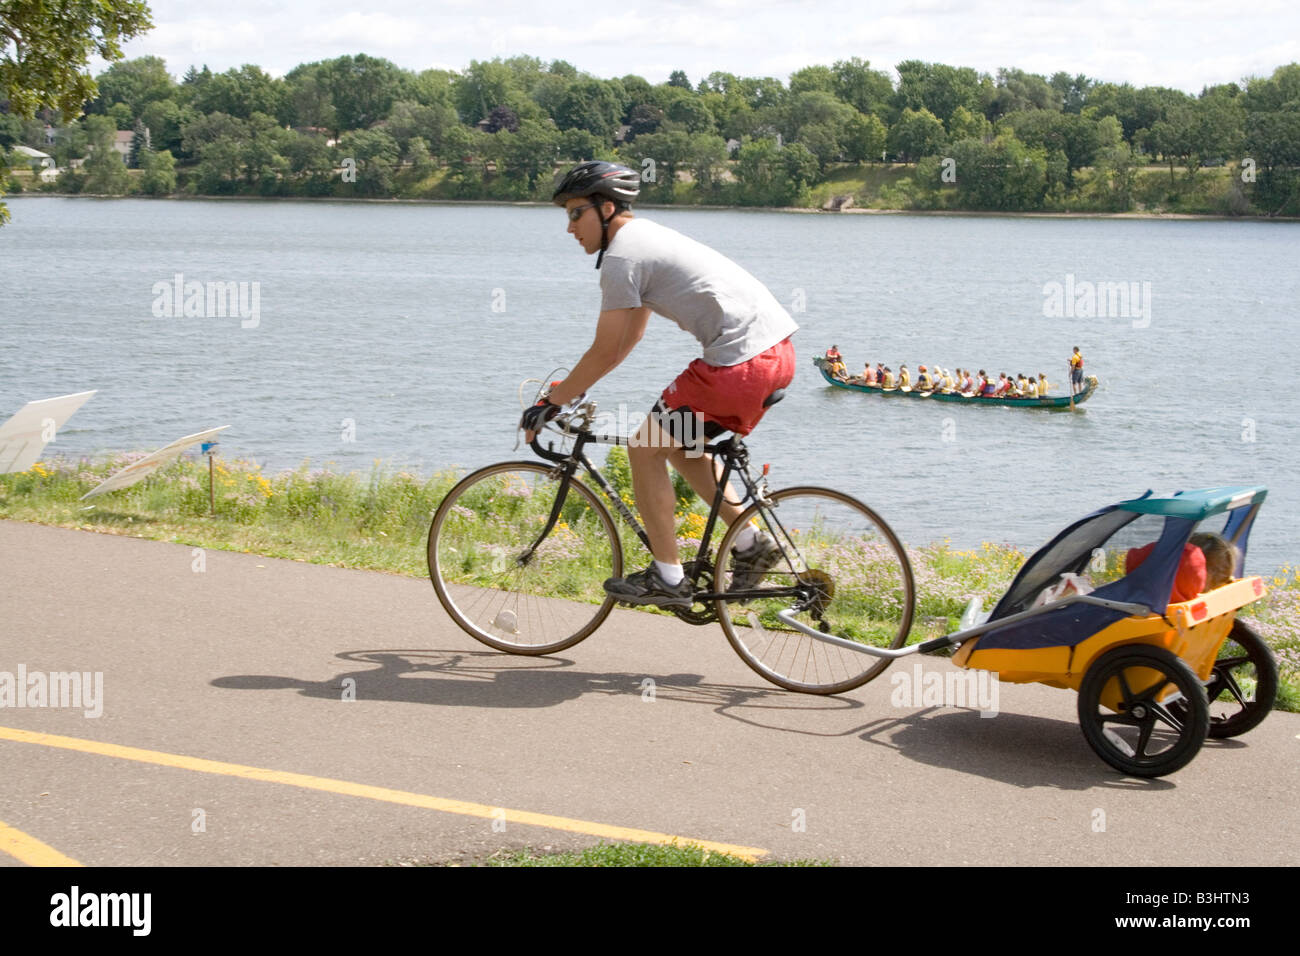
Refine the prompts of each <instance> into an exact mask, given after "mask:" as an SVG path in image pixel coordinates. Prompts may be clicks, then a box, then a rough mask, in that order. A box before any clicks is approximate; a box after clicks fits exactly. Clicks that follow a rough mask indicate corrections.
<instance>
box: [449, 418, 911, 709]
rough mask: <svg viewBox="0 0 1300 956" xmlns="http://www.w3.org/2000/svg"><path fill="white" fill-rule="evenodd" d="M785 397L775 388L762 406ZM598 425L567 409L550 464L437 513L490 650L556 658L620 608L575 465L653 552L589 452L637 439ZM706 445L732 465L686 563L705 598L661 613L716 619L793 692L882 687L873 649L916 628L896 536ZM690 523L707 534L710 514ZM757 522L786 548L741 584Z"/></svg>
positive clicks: (459, 608)
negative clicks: (771, 481)
mask: <svg viewBox="0 0 1300 956" xmlns="http://www.w3.org/2000/svg"><path fill="white" fill-rule="evenodd" d="M782 395H783V393H782V392H776V393H774V394H773V395H772V396H769V399H768V402H767V403H766V404H768V405H771V404H775V403H776V402H777V401H780V399H781V397H782ZM595 419H596V406H595V404H594V403H593V402H590V401H586V402H581V403H579V402H575V403H573V404H571V405H570V406H569V407H567V408H566V409H565V410H564V411H563V412H562V413H561V414H559V415H558V416H557V417H555V418H554V419H552V420H551V422H550V423H549V424H548V425H547V427H546V428H545V429H544V430H543V431H541V432H538V433H536V434H535V435H534V438H533V441H532V442H530V447H531V448H532V450H533V451H534V452H535V453H536V454H537V455H538V456H539V457H540V458H541V459H543V460H544V461H540V462H539V461H527V460H523V461H505V462H500V463H498V464H495V465H488V466H487V467H485V468H480V469H479V470H477V471H475V472H472V473H471V474H469V475H467V476H465V477H464V478H463V479H461V480H460V481H459V482H458V483H457V484H456V485H455V486H454V487H453V488H452V489H451V491H449V492H448V493H447V496H446V497H445V498H444V499H443V501H442V502H441V504H440V505H439V506H438V509H437V511H436V512H435V513H434V516H433V523H432V525H431V526H430V528H429V541H428V558H429V576H430V578H431V579H432V581H433V586H434V590H435V591H436V592H437V595H438V600H439V601H440V602H441V604H442V606H443V607H444V608H445V609H446V611H447V613H448V614H450V615H451V617H452V619H453V620H454V621H455V622H456V623H457V624H458V625H459V626H460V627H461V628H462V629H463V630H464V631H466V633H468V634H469V635H470V636H471V637H473V638H475V639H476V640H478V641H480V642H482V643H484V644H486V645H488V646H489V647H492V648H495V649H497V650H499V651H504V652H506V653H512V654H526V655H543V654H552V653H555V652H557V651H561V650H564V649H565V648H569V647H572V646H573V645H575V644H577V643H578V642H579V641H582V640H584V639H585V638H587V637H589V636H590V635H591V634H592V633H593V632H594V631H595V630H596V629H597V628H598V627H599V626H600V625H601V624H602V623H603V622H604V620H605V618H606V617H608V616H609V613H610V611H612V610H613V607H614V604H615V603H616V601H617V599H616V598H615V597H613V596H612V595H608V594H606V593H605V591H604V589H603V587H602V582H603V581H604V579H605V578H609V577H622V576H623V541H622V539H621V538H620V536H619V532H618V529H617V528H616V526H615V523H614V520H613V517H612V515H611V514H610V511H609V508H608V507H606V506H605V504H604V503H603V502H602V500H601V498H600V497H599V496H597V494H596V493H595V492H593V491H592V489H591V488H589V487H588V486H587V485H586V484H585V483H584V482H583V481H581V480H580V479H579V478H578V476H577V472H578V470H579V468H581V469H583V470H584V471H585V472H586V475H587V476H588V477H589V478H590V479H591V481H592V482H593V483H594V484H595V485H596V487H597V488H598V489H599V490H600V492H601V495H603V496H604V498H605V499H607V500H608V501H609V502H610V503H611V504H612V505H613V506H614V509H615V511H616V512H617V513H618V515H619V517H620V518H621V519H622V521H623V523H624V525H625V527H626V528H627V529H629V530H630V532H631V533H632V534H634V535H635V537H636V538H637V539H639V540H640V542H641V544H642V545H643V546H644V547H645V548H646V550H647V551H649V548H650V542H649V538H648V537H647V536H646V533H645V530H644V528H643V527H642V526H641V523H640V522H639V521H638V520H637V518H636V516H635V515H633V513H632V511H631V510H630V509H629V507H628V505H627V504H626V503H625V502H624V501H623V500H622V498H620V497H619V495H618V494H617V493H616V492H615V491H614V489H613V488H612V487H611V486H610V484H609V482H608V481H607V480H606V478H605V477H604V476H603V475H602V474H601V473H600V471H599V470H597V468H596V467H595V466H594V465H593V464H592V462H591V461H590V459H589V458H588V457H587V455H586V453H585V449H586V448H587V447H588V446H590V445H627V444H629V439H628V438H626V437H623V436H618V435H604V434H596V433H594V432H592V431H591V426H592V424H593V422H594V421H595ZM548 432H549V433H551V435H552V436H554V435H555V434H556V433H558V434H559V435H560V436H561V441H560V443H559V445H558V446H557V444H556V443H555V441H554V440H552V441H551V444H550V445H549V446H545V447H544V446H543V445H542V438H543V435H544V434H547V433H548ZM570 440H571V441H572V442H573V444H572V447H570V448H569V449H568V450H567V451H566V450H564V448H563V446H564V445H565V444H566V443H567V442H568V441H570ZM703 451H705V452H708V453H710V454H713V455H714V456H715V462H720V464H721V471H720V473H719V471H718V468H717V465H716V464H715V474H716V475H717V476H718V477H717V488H716V492H715V494H714V499H713V503H712V506H711V508H710V510H709V513H708V516H707V518H705V519H704V526H703V528H702V530H701V533H700V537H699V543H698V545H695V547H696V553H695V556H694V558H693V559H691V560H684V561H683V568H684V569H685V571H686V575H687V577H688V578H689V579H690V581H691V583H692V585H693V586H694V589H695V595H694V603H693V604H692V605H691V606H690V607H689V608H684V607H668V608H665V610H668V611H671V612H672V613H673V614H675V615H676V616H677V617H679V618H680V619H682V620H683V621H686V622H687V623H690V624H696V625H704V624H710V623H712V622H714V621H717V622H718V623H719V624H721V626H722V630H723V632H724V633H725V634H726V637H727V640H728V642H730V644H731V646H732V648H733V649H734V650H735V651H736V653H737V654H739V655H740V657H741V659H742V660H743V661H744V662H745V663H746V664H747V665H749V667H750V668H752V669H753V670H754V671H755V672H757V673H758V674H760V675H761V676H762V677H764V678H766V679H767V680H769V681H771V682H772V683H774V684H777V685H778V686H780V687H784V688H786V689H788V690H794V691H801V692H805V693H812V694H838V693H841V692H843V691H847V690H851V689H853V688H855V687H860V686H861V685H863V684H865V683H867V682H868V681H870V680H871V679H872V678H873V677H875V676H876V675H877V674H879V673H880V672H881V671H882V670H883V669H884V668H885V667H886V666H888V664H889V661H888V660H882V659H878V658H875V657H872V656H870V655H868V654H866V653H864V652H863V651H862V650H861V648H862V646H863V645H864V644H872V645H877V646H882V647H889V648H898V647H901V646H902V645H903V644H904V643H905V642H906V640H907V636H908V632H909V630H910V628H911V624H912V614H913V610H914V603H915V590H914V581H913V577H912V568H911V564H910V563H909V561H908V558H907V553H906V551H905V550H904V549H903V546H902V545H901V544H900V543H899V541H898V538H897V537H896V536H895V534H894V532H893V531H892V530H891V529H890V528H889V526H888V525H887V524H886V523H885V522H884V521H883V520H882V519H881V518H880V517H879V516H878V515H877V514H876V513H875V512H874V511H872V510H871V509H870V508H868V507H867V506H866V505H864V504H862V503H861V502H860V501H858V500H856V499H855V498H852V497H850V496H849V495H846V494H843V493H841V492H838V491H833V490H831V489H828V488H817V487H811V486H798V487H792V488H786V489H783V490H780V491H769V490H768V487H767V474H768V466H767V465H764V466H763V470H762V474H761V476H760V477H759V478H757V479H755V478H754V476H753V475H752V474H751V473H750V468H749V452H748V450H747V449H746V447H745V444H744V442H743V441H742V440H741V438H740V437H739V436H738V435H734V434H732V435H730V437H726V438H723V439H721V440H718V441H715V442H713V443H711V444H706V445H704V446H703ZM544 462H549V464H547V463H544ZM733 475H734V476H735V477H736V478H738V479H739V480H740V481H741V482H742V483H743V485H744V496H743V497H742V498H741V500H740V501H739V502H736V503H737V504H740V505H744V504H745V503H748V507H746V508H745V510H744V512H743V513H742V514H741V516H740V518H739V519H738V520H737V521H736V522H735V523H734V524H732V525H731V526H730V527H727V526H726V525H725V523H723V522H721V521H719V509H720V506H721V505H722V503H723V500H724V498H723V496H724V495H725V493H726V490H727V488H728V481H729V479H730V478H731V477H732V476H733ZM692 513H693V512H692ZM692 520H693V521H694V523H695V525H697V526H698V523H699V517H698V515H696V517H695V518H694V519H692ZM751 521H757V522H760V524H759V527H760V528H763V529H765V530H766V531H767V533H768V534H769V535H771V536H772V538H773V539H774V540H775V541H776V542H777V544H778V546H779V548H780V551H781V557H780V559H779V560H778V563H777V564H776V566H775V567H773V568H771V569H770V570H768V571H766V572H763V573H762V574H761V575H755V574H753V573H752V572H751V573H749V574H748V576H749V577H755V578H757V580H753V581H749V580H744V579H740V580H738V579H737V573H738V572H736V571H735V570H734V569H733V568H725V569H724V570H723V573H721V574H719V573H718V568H717V563H718V562H715V559H714V555H715V554H716V555H730V554H731V546H732V542H733V541H734V540H735V539H736V536H737V535H738V534H739V533H740V531H741V530H742V529H743V528H744V527H746V525H748V524H749V523H750V522H751ZM716 534H721V540H720V541H718V543H717V546H716V549H715V547H714V541H715V535H716ZM682 543H686V542H682ZM723 563H724V564H725V562H723ZM739 573H742V574H744V573H745V572H743V571H742V572H739ZM742 584H743V585H744V586H743V587H741V586H739V585H742Z"/></svg>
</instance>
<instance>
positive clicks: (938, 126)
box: [889, 108, 947, 162]
mask: <svg viewBox="0 0 1300 956" xmlns="http://www.w3.org/2000/svg"><path fill="white" fill-rule="evenodd" d="M946 141H947V137H946V136H945V134H944V131H943V123H941V122H939V118H938V117H937V116H935V115H934V114H933V113H931V112H930V111H929V110H927V109H924V108H922V109H919V110H913V109H905V110H903V115H902V116H900V117H899V118H898V122H897V123H895V124H894V125H893V126H892V127H890V130H889V151H890V152H891V153H893V154H894V155H895V156H897V157H898V158H900V159H902V160H903V161H904V162H915V161H916V160H918V159H920V158H921V157H922V156H933V155H934V154H936V153H938V152H939V150H941V149H943V145H944V143H945V142H946Z"/></svg>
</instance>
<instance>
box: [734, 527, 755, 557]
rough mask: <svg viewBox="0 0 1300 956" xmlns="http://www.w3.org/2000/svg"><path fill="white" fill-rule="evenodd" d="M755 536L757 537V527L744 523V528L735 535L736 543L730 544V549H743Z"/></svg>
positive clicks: (750, 543) (751, 542)
mask: <svg viewBox="0 0 1300 956" xmlns="http://www.w3.org/2000/svg"><path fill="white" fill-rule="evenodd" d="M757 537H758V529H757V528H755V527H754V526H753V525H752V524H747V525H745V527H744V528H742V529H741V532H740V534H738V535H736V543H735V544H733V545H732V546H731V550H732V551H744V550H745V549H746V548H748V547H749V546H750V545H752V544H753V543H754V539H755V538H757Z"/></svg>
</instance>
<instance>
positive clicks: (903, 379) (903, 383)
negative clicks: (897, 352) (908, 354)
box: [898, 365, 912, 388]
mask: <svg viewBox="0 0 1300 956" xmlns="http://www.w3.org/2000/svg"><path fill="white" fill-rule="evenodd" d="M898 387H899V388H911V387H912V376H911V374H910V373H909V372H908V371H907V366H906V365H900V366H898Z"/></svg>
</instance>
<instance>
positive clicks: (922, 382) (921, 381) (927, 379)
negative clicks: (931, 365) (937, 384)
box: [916, 365, 934, 392]
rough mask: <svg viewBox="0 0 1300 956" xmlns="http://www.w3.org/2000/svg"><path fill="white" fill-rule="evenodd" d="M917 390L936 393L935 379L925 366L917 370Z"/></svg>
mask: <svg viewBox="0 0 1300 956" xmlns="http://www.w3.org/2000/svg"><path fill="white" fill-rule="evenodd" d="M916 373H917V374H916V388H917V391H921V392H933V391H934V379H933V378H931V376H930V372H929V370H927V369H926V367H925V366H924V365H922V366H921V367H919V368H918V369H917V370H916Z"/></svg>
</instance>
